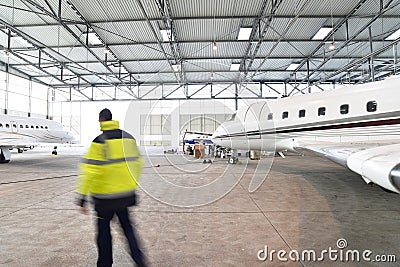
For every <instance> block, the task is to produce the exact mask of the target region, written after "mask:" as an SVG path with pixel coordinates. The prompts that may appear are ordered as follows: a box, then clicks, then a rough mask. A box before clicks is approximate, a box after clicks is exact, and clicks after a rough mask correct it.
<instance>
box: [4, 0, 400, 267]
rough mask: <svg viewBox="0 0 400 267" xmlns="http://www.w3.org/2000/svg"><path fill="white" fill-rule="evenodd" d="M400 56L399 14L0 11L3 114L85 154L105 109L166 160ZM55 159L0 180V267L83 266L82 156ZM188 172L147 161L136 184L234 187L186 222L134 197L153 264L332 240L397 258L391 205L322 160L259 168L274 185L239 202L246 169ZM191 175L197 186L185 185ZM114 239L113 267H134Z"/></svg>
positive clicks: (283, 3)
mask: <svg viewBox="0 0 400 267" xmlns="http://www.w3.org/2000/svg"><path fill="white" fill-rule="evenodd" d="M399 42H400V1H399V0H357V1H348V0H336V1H326V0H324V1H321V0H294V1H291V0H290V1H289V0H253V1H241V0H218V1H217V0H124V1H117V0H87V1H79V0H2V1H1V3H0V112H1V114H7V115H16V116H24V117H32V118H48V119H53V120H55V121H58V122H61V123H62V124H63V125H64V126H65V127H66V128H67V129H69V130H70V131H72V132H73V134H74V135H75V141H76V143H79V144H81V145H83V146H86V145H88V144H89V143H90V142H91V140H92V139H93V138H94V137H95V136H96V135H97V134H98V133H99V130H97V129H99V127H98V121H97V120H98V112H99V111H100V110H101V109H103V108H105V107H108V108H109V109H110V110H111V111H112V112H113V115H114V118H116V119H118V120H120V121H121V123H122V126H123V125H124V124H126V123H130V124H134V125H137V127H135V128H133V129H132V134H133V135H134V136H135V137H136V139H137V140H138V144H139V145H140V146H141V147H144V148H145V147H163V148H171V147H172V148H178V147H179V146H180V142H181V138H182V133H183V132H184V131H185V130H188V131H195V132H208V133H212V132H213V131H214V130H215V129H216V128H217V127H218V126H219V125H220V124H221V123H222V122H224V121H225V120H227V119H228V118H229V117H230V116H231V114H232V113H234V112H235V111H236V110H238V109H239V108H240V107H244V106H248V105H249V104H251V103H255V102H259V101H265V100H274V99H280V98H282V97H291V96H295V95H303V94H311V93H318V92H322V91H328V90H335V89H336V88H339V87H342V86H347V85H351V84H363V83H369V82H373V81H378V80H382V79H385V78H386V77H388V76H392V75H397V74H398V73H399V69H400V64H399V55H400V44H399ZM128 111H129V112H128ZM64 149H65V150H64V151H65V154H64V155H62V153H60V155H59V156H58V157H57V158H49V157H48V156H49V155H48V154H47V152H44V150H43V149H42V150H40V149H39V151H38V152H34V151H29V152H27V153H23V155H14V156H15V161H14V163H13V162H11V163H12V164H10V165H8V166H6V167H4V169H3V168H2V176H1V181H0V191H1V192H2V197H0V207H1V210H0V229H2V230H3V231H0V232H1V233H0V240H2V241H1V242H0V243H1V244H0V255H2V254H3V255H2V257H0V258H1V259H0V264H5V266H32V265H33V266H93V265H94V264H95V260H96V248H95V247H94V244H92V243H93V239H94V234H93V225H91V224H90V222H88V221H89V219H87V218H83V217H79V215H77V211H76V207H75V205H73V201H72V199H73V198H74V194H73V191H74V186H75V179H76V177H77V168H76V166H77V164H78V163H79V157H80V156H81V155H82V153H83V151H75V150H74V151H72V150H70V148H67V147H66V148H64ZM156 151H158V150H156ZM30 152H32V153H33V154H31V155H29V154H28V153H30ZM60 152H62V150H61V151H60ZM81 152H82V153H81ZM25 154H26V155H25ZM180 160H181V161H179V160H178V161H177V163H176V165H177V166H180V165H184V161H183V160H182V159H180ZM265 160H266V159H264V161H265ZM189 162H190V164H189V165H192V166H189V167H187V168H186V167H185V168H183V167H182V168H183V169H180V168H178V169H179V171H183V173H184V174H183V175H181V176H179V175H178V173H179V172H178V171H177V169H175V168H173V167H172V165H173V164H175V163H174V162H172V163H171V159H168V158H167V159H166V158H162V157H158V158H157V157H156V156H154V157H153V156H150V157H149V158H148V159H147V161H146V166H145V170H144V174H143V175H144V177H153V176H154V177H155V176H162V177H164V178H166V180H168V181H171V182H174V183H177V184H179V185H180V186H182V187H185V186H202V185H204V184H207V183H208V182H211V181H213V179H214V178H215V176H216V175H217V174H219V173H224V174H225V175H226V176H229V175H230V176H229V177H231V178H237V179H238V180H237V183H236V187H234V188H233V189H232V190H231V191H230V193H229V194H227V195H226V196H223V197H221V198H220V199H219V200H218V201H216V202H212V203H210V205H208V206H201V207H190V208H187V207H186V208H184V207H176V206H174V205H172V206H171V205H167V204H165V203H168V201H165V203H163V202H162V201H161V202H160V201H157V197H154V195H153V196H149V195H148V194H146V192H143V191H141V192H140V197H141V198H142V205H139V206H138V207H137V208H136V209H135V212H134V214H135V215H133V216H135V217H136V218H135V219H136V221H137V222H138V225H137V226H138V229H139V232H140V233H141V234H142V233H143V236H142V238H143V241H144V247H145V251H147V253H148V255H149V260H150V262H151V263H152V265H154V266H189V265H192V266H266V265H265V264H266V263H265V262H263V261H260V260H258V259H257V251H259V250H260V249H263V248H264V245H270V248H274V249H275V250H279V249H281V248H283V249H286V250H287V251H289V250H291V249H292V250H293V249H310V248H315V247H316V248H328V247H334V248H335V247H336V244H335V242H336V240H338V239H340V238H343V237H345V238H347V240H348V241H349V244H350V246H351V247H352V248H358V249H360V250H361V249H371V250H374V251H375V252H380V253H384V252H385V253H387V254H396V253H397V254H398V249H397V247H398V243H399V242H400V239H399V237H398V236H397V235H396V234H395V233H397V232H398V229H399V221H400V220H399V218H400V210H399V206H398V205H397V203H398V200H399V198H398V195H397V194H387V193H385V192H383V191H382V190H380V189H379V188H378V187H369V186H367V185H365V184H364V183H363V181H362V179H361V178H360V177H359V176H358V175H356V174H354V173H351V172H349V171H348V170H346V169H344V168H342V167H340V166H337V165H335V164H334V163H331V162H330V161H328V160H326V159H324V158H320V157H316V156H314V155H306V156H304V157H301V156H299V155H291V156H290V155H289V156H288V157H287V159H286V161H285V159H283V158H276V159H275V160H274V165H273V166H272V167H271V165H270V162H268V164H267V166H268V167H271V169H268V170H262V171H264V172H265V173H270V174H273V175H272V176H270V177H271V178H268V179H269V180H267V181H268V183H267V182H265V183H264V184H263V185H262V186H261V187H260V189H259V190H258V191H257V192H255V193H254V194H250V193H249V192H248V189H247V188H248V186H249V180H250V179H251V177H252V175H253V174H254V173H256V172H257V170H258V167H259V165H258V164H256V163H254V162H248V163H246V164H245V166H246V167H243V166H238V167H237V168H238V169H239V170H234V169H232V168H233V167H232V166H228V167H227V166H226V162H225V161H219V162H216V163H215V164H213V166H212V167H211V168H210V169H202V168H200V169H201V171H199V169H196V166H197V165H199V164H201V163H200V162H195V161H192V160H190V161H189ZM310 163H313V164H312V166H311V164H310ZM196 164H197V165H196ZM157 165H158V166H160V165H161V166H162V167H163V166H166V167H165V168H164V169H161V170H158V169H154V168H153V167H154V166H157ZM186 165H188V164H186ZM1 167H3V166H1ZM240 168H242V169H240ZM3 170H4V171H3ZM198 172H204V173H205V175H203V176H202V177H201V179H199V177H198V176H196V175H194V176H193V175H191V174H193V173H198ZM238 173H242V174H243V175H242V176H241V177H244V178H243V179H242V180H240V177H239V175H238ZM265 173H264V174H265ZM178 176H179V177H178ZM338 177H339V178H338ZM181 178H183V179H184V180H183V181H182V180H179V179H181ZM239 180H240V181H239ZM155 187H156V189H155V190H156V191H157V190H159V188H158V187H157V185H155ZM26 192H29V193H26ZM157 192H162V190H161V191H157ZM30 194H32V196H31V195H30ZM176 195H179V194H176ZM178 206H179V205H178ZM41 218H42V219H43V218H44V219H45V221H46V222H45V223H44V222H43V221H42V220H40V219H41ZM71 218H73V219H71ZM15 225H21V227H22V228H18V227H15ZM60 225H64V228H62V227H60ZM29 229H30V230H29ZM77 231H78V232H77ZM82 232H84V233H89V234H88V236H83V235H81V233H82ZM27 233H29V235H28V236H29V238H27ZM114 234H115V236H116V245H115V249H116V250H115V253H116V254H115V262H116V266H130V264H131V263H130V262H129V255H127V252H126V251H125V250H124V245H123V241H122V240H123V238H122V235H120V234H119V233H114ZM53 235H57V236H63V239H62V240H59V239H57V238H55V237H54V236H53ZM10 236H12V237H10ZM38 236H41V238H39V239H36V237H38ZM3 240H7V242H4V243H3ZM2 246H4V248H5V249H2V248H1V247H2ZM19 251H20V252H21V253H22V255H28V256H29V257H28V258H30V259H31V261H30V262H29V260H28V259H26V258H24V257H21V256H20V255H19ZM83 253H84V254H85V255H83ZM398 257H400V254H398ZM118 264H119V265H118ZM268 264H269V265H270V266H344V265H345V264H347V265H346V266H350V265H351V264H353V265H351V266H360V265H358V264H359V263H357V262H356V263H348V262H347V263H345V264H344V263H343V262H336V263H335V264H337V265H335V264H334V265H332V262H329V261H326V262H310V261H298V262H287V263H283V262H277V261H275V262H269V263H268ZM274 264H275V265H274ZM349 264H350V265H349ZM386 264H387V265H385V266H397V265H396V264H393V263H386ZM391 264H393V265H391ZM362 266H381V265H379V264H377V263H363V265H362Z"/></svg>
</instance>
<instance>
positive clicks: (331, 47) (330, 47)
mask: <svg viewBox="0 0 400 267" xmlns="http://www.w3.org/2000/svg"><path fill="white" fill-rule="evenodd" d="M328 49H329V50H334V49H335V43H334V42H332V43H330V44H329V46H328Z"/></svg>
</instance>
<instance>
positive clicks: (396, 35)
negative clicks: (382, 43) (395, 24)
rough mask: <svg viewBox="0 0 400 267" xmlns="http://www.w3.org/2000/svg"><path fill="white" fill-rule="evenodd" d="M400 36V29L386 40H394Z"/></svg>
mask: <svg viewBox="0 0 400 267" xmlns="http://www.w3.org/2000/svg"><path fill="white" fill-rule="evenodd" d="M399 37H400V29H398V30H397V31H395V32H394V33H392V34H391V35H389V36H388V37H387V38H386V39H385V40H386V41H394V40H396V39H398V38H399Z"/></svg>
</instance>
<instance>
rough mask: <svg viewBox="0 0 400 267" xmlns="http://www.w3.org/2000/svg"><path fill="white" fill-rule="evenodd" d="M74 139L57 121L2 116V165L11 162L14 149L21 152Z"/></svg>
mask: <svg viewBox="0 0 400 267" xmlns="http://www.w3.org/2000/svg"><path fill="white" fill-rule="evenodd" d="M73 139H74V138H73V135H72V133H71V132H69V131H67V130H65V129H64V128H63V126H62V125H61V124H60V123H58V122H55V121H51V120H46V119H37V118H26V117H18V116H10V115H0V163H8V162H9V161H10V159H11V152H10V149H13V148H17V149H18V151H19V152H21V151H23V149H25V148H28V147H33V145H34V144H37V143H68V142H71V141H72V140H73Z"/></svg>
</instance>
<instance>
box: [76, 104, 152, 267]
mask: <svg viewBox="0 0 400 267" xmlns="http://www.w3.org/2000/svg"><path fill="white" fill-rule="evenodd" d="M99 122H100V129H101V130H102V131H103V133H102V134H100V135H99V136H97V137H96V138H95V139H94V140H93V142H92V143H91V145H90V148H89V151H88V152H87V153H86V154H85V156H84V157H83V162H82V163H81V165H80V174H79V180H78V185H77V192H78V194H79V198H78V204H79V206H80V207H81V208H80V209H81V212H82V213H83V214H88V208H87V202H88V197H91V198H92V199H93V202H94V208H95V211H96V213H97V236H96V238H97V248H98V260H97V266H98V267H106V266H107V267H108V266H112V264H113V256H112V237H111V229H110V221H111V219H112V218H113V217H114V215H116V216H117V217H118V220H119V222H120V224H121V227H122V229H123V231H124V234H125V236H126V238H127V241H128V244H129V248H130V253H131V257H132V259H133V260H134V261H135V262H136V264H137V266H140V267H142V266H147V265H146V260H145V257H144V255H143V253H142V251H141V249H140V246H139V242H138V240H137V238H136V235H135V231H134V229H133V227H132V224H131V221H130V218H129V212H128V207H130V206H133V205H135V204H136V194H135V189H136V188H137V186H138V180H139V177H140V174H141V171H142V165H143V159H142V158H141V156H140V152H139V149H138V147H137V145H136V140H135V139H134V138H133V137H132V135H130V134H129V133H127V132H125V131H123V130H121V129H119V122H118V121H114V120H112V114H111V111H110V110H109V109H103V110H102V111H101V112H100V113H99Z"/></svg>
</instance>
